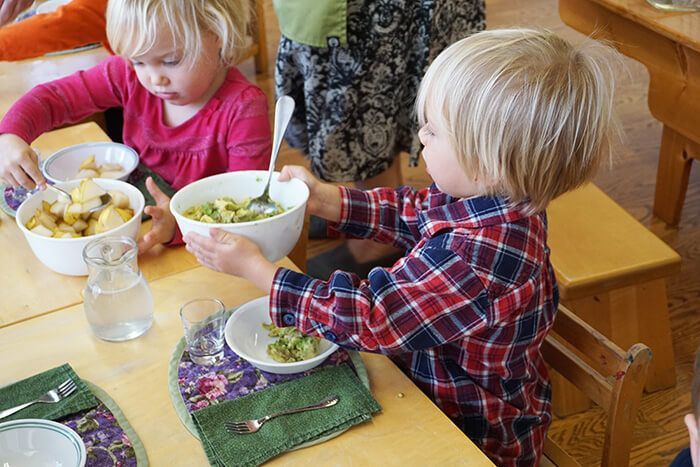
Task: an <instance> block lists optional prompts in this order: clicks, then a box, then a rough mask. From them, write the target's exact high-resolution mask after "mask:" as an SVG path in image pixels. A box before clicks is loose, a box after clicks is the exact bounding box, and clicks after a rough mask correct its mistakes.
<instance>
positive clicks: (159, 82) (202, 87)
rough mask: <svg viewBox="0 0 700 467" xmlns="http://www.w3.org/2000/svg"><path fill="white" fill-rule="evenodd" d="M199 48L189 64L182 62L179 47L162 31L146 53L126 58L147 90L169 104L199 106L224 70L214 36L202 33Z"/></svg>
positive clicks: (213, 88)
mask: <svg viewBox="0 0 700 467" xmlns="http://www.w3.org/2000/svg"><path fill="white" fill-rule="evenodd" d="M202 49H203V53H202V54H201V55H200V56H198V57H197V58H196V60H195V62H194V63H193V64H192V65H191V66H190V65H189V64H185V63H183V60H182V56H183V53H182V49H181V48H179V47H178V46H177V45H176V44H175V43H173V41H172V38H171V37H170V35H169V34H163V35H162V36H161V37H159V38H158V40H157V41H156V43H155V44H154V46H153V47H152V48H151V49H150V50H149V51H148V52H147V53H145V54H143V55H140V56H134V57H130V60H131V64H132V66H133V67H134V71H135V72H136V76H137V77H138V79H139V82H140V83H141V85H143V87H145V88H146V89H147V90H148V91H149V92H150V93H151V94H153V95H155V96H158V97H160V98H161V99H163V100H164V101H166V102H167V103H168V104H172V105H177V106H185V105H200V106H201V105H204V103H206V102H207V101H208V100H209V98H210V97H211V96H212V95H213V94H214V92H216V90H217V89H218V87H219V86H220V85H221V83H222V82H223V78H224V77H225V72H226V70H225V68H224V67H223V66H222V64H221V62H220V61H219V46H218V41H217V40H216V38H215V37H213V36H211V35H207V36H205V37H204V38H203V47H202Z"/></svg>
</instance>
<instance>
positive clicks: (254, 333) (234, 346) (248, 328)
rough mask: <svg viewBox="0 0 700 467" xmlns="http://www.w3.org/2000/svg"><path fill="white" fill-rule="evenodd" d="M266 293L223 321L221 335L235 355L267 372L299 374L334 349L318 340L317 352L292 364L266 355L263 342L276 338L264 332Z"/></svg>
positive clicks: (266, 314)
mask: <svg viewBox="0 0 700 467" xmlns="http://www.w3.org/2000/svg"><path fill="white" fill-rule="evenodd" d="M269 301H270V297H269V296H264V297H260V298H256V299H255V300H251V301H249V302H247V303H244V304H243V305H241V306H240V307H239V308H238V309H237V310H236V311H234V312H233V314H232V315H231V317H230V318H229V319H228V321H226V328H225V329H224V336H225V337H226V344H228V346H229V347H230V348H231V350H233V351H234V352H235V353H236V354H237V355H238V356H239V357H241V358H243V359H245V360H247V361H249V362H250V363H251V365H253V366H255V367H256V368H259V369H261V370H263V371H267V372H269V373H278V374H283V375H287V374H290V373H300V372H302V371H306V370H310V369H311V368H314V367H316V366H318V365H320V364H321V363H323V361H324V360H325V359H326V358H328V357H329V356H330V354H332V353H333V352H335V351H336V349H338V346H337V345H336V344H333V343H332V342H329V341H327V340H325V339H321V342H320V344H319V354H318V355H316V356H315V357H314V358H310V359H308V360H302V361H300V362H293V363H280V362H276V361H275V360H273V359H272V357H270V356H269V355H268V354H267V344H270V343H272V342H274V341H275V340H276V338H274V337H270V336H268V335H267V332H268V331H267V330H266V329H264V328H263V327H262V325H263V323H267V324H269V323H271V322H272V320H271V319H270V309H269V305H268V304H269Z"/></svg>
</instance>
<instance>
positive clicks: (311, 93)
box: [275, 0, 485, 182]
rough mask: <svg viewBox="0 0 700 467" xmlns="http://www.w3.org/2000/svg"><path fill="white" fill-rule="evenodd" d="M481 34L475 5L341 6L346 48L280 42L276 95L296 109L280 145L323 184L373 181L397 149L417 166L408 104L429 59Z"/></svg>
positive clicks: (373, 0) (467, 0)
mask: <svg viewBox="0 0 700 467" xmlns="http://www.w3.org/2000/svg"><path fill="white" fill-rule="evenodd" d="M484 28H485V6H484V1H483V0H416V1H408V0H348V2H347V38H348V43H347V47H339V46H337V43H335V44H334V43H333V41H331V40H329V41H328V42H329V47H313V46H309V45H304V44H300V43H297V42H295V41H292V40H290V39H289V38H286V37H284V36H282V37H281V38H280V44H279V51H278V55H277V63H276V72H275V86H276V91H277V95H281V94H287V95H290V96H291V97H293V98H294V100H295V102H296V109H295V111H294V115H293V117H292V121H291V122H290V125H289V127H288V128H287V133H286V138H287V141H288V142H289V144H290V145H292V146H294V147H296V148H299V149H301V150H302V151H304V152H305V153H306V154H307V156H308V157H309V159H310V161H311V168H312V170H313V172H314V173H315V174H316V175H317V176H319V177H321V178H322V179H324V180H326V181H333V182H348V181H358V180H366V179H368V178H371V177H374V176H376V175H379V174H380V173H381V172H383V171H384V170H386V169H387V168H388V167H389V166H390V165H391V163H392V162H393V160H394V158H395V157H396V156H397V155H398V154H399V152H402V151H406V152H409V153H410V155H411V163H412V165H415V164H416V163H417V161H418V152H419V150H420V143H419V141H418V138H417V129H418V128H417V121H416V118H415V116H414V112H413V104H414V100H415V97H416V94H417V92H418V85H419V84H420V80H421V79H422V77H423V74H424V73H425V70H426V69H427V67H428V64H429V63H430V60H432V58H434V57H435V56H436V55H437V54H438V53H440V52H441V51H442V50H443V49H444V48H445V47H447V46H448V45H450V44H452V43H453V42H456V41H457V40H459V39H461V38H464V37H466V36H469V35H470V34H473V33H475V32H478V31H481V30H483V29H484Z"/></svg>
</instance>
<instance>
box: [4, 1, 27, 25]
mask: <svg viewBox="0 0 700 467" xmlns="http://www.w3.org/2000/svg"><path fill="white" fill-rule="evenodd" d="M32 1H33V0H0V26H4V25H6V24H8V23H10V22H11V21H12V20H14V19H15V18H16V17H17V16H19V14H20V13H22V12H23V11H24V10H26V9H27V8H29V7H30V6H31V5H32Z"/></svg>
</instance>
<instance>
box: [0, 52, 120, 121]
mask: <svg viewBox="0 0 700 467" xmlns="http://www.w3.org/2000/svg"><path fill="white" fill-rule="evenodd" d="M107 57H109V53H108V52H107V51H106V50H105V49H104V48H103V47H99V48H97V49H91V50H86V51H83V52H76V53H70V54H65V55H55V56H44V57H40V58H34V59H30V60H22V61H19V62H0V83H2V87H1V89H2V90H1V91H0V117H2V116H3V115H5V113H6V112H7V110H8V109H9V108H10V107H11V106H12V104H14V103H15V101H16V100H17V99H19V98H20V97H22V95H23V94H24V93H26V92H27V91H29V90H30V89H31V88H33V87H34V86H36V85H38V84H42V83H45V82H47V81H52V80H54V79H58V78H62V77H64V76H68V75H70V74H72V73H74V72H76V71H79V70H85V69H87V68H90V67H92V66H95V65H97V64H98V63H100V62H101V61H102V60H104V59H105V58H107Z"/></svg>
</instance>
